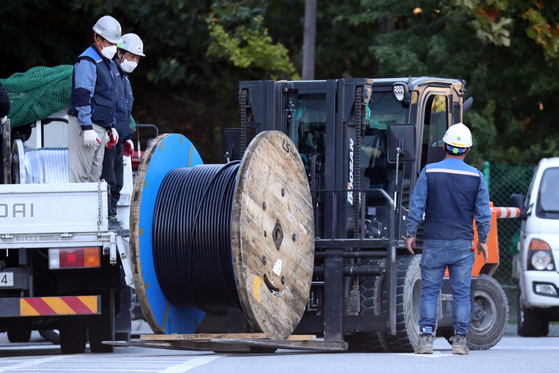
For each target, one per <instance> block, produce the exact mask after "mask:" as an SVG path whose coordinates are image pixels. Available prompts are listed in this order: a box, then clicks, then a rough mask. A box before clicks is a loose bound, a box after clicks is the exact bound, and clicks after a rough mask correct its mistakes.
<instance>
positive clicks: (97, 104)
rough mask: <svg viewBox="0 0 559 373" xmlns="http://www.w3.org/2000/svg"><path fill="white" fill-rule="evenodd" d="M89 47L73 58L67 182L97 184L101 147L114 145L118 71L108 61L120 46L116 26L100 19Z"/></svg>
mask: <svg viewBox="0 0 559 373" xmlns="http://www.w3.org/2000/svg"><path fill="white" fill-rule="evenodd" d="M93 31H94V34H93V40H94V43H93V45H92V46H90V47H89V48H87V49H86V50H85V51H84V52H83V53H82V54H80V55H79V56H78V58H77V61H76V64H75V65H74V72H73V75H72V96H71V102H70V108H69V110H68V176H69V179H70V182H72V183H80V182H97V181H99V177H100V176H101V167H102V163H103V155H104V152H105V146H106V145H108V146H109V147H111V146H113V145H114V144H116V142H117V141H118V133H117V131H116V129H115V123H116V120H115V115H116V103H117V87H116V85H117V76H118V69H117V68H116V65H115V63H114V62H113V61H112V60H111V59H112V58H113V56H114V55H115V53H116V46H117V44H118V43H120V42H121V33H122V31H121V27H120V23H118V21H117V20H116V19H114V18H113V17H111V16H104V17H101V18H100V19H99V20H98V21H97V23H96V24H95V25H94V26H93Z"/></svg>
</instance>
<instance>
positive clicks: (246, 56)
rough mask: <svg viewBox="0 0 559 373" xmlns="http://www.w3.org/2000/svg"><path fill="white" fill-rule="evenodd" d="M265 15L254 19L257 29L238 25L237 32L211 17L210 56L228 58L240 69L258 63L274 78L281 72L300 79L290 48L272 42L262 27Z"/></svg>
mask: <svg viewBox="0 0 559 373" xmlns="http://www.w3.org/2000/svg"><path fill="white" fill-rule="evenodd" d="M263 21H264V17H263V16H261V15H258V16H256V17H255V18H254V24H255V29H250V28H246V27H245V26H239V27H237V28H236V29H235V31H234V34H233V35H231V34H228V33H227V32H226V31H225V30H224V28H223V26H222V25H220V24H219V21H218V20H217V19H216V18H214V17H213V16H210V17H208V18H207V20H206V22H207V23H208V27H209V29H210V37H212V38H213V40H212V42H211V43H210V45H209V47H208V52H207V55H208V56H209V57H217V58H228V59H229V60H230V61H231V62H232V63H233V65H235V66H237V67H240V68H247V67H249V66H255V67H259V68H262V69H264V70H266V71H270V72H271V79H273V80H277V78H278V75H289V76H290V77H293V79H296V80H298V79H299V76H298V74H295V67H293V64H292V63H291V62H290V61H289V56H288V51H287V49H286V48H285V47H284V46H283V45H281V44H280V43H277V44H272V38H271V37H270V36H269V35H268V30H267V29H265V28H263V27H262V22H263Z"/></svg>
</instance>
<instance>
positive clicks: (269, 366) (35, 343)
mask: <svg viewBox="0 0 559 373" xmlns="http://www.w3.org/2000/svg"><path fill="white" fill-rule="evenodd" d="M0 372H164V373H179V372H204V373H214V372H215V373H223V372H243V373H246V372H262V373H264V372H265V373H276V372H277V373H280V372H281V373H286V372H288V373H296V372H304V373H314V372H316V373H323V372H398V373H405V372H414V373H415V372H418V373H419V372H429V373H437V372H441V373H442V372H444V373H449V372H475V373H483V372H490V373H511V372H530V373H532V372H549V373H552V372H553V373H557V372H559V337H547V338H521V337H513V336H505V337H504V338H503V340H501V342H500V343H499V344H498V345H497V346H495V347H494V348H492V349H490V350H488V351H472V353H471V355H470V356H455V355H452V350H451V348H450V345H449V344H448V343H447V342H446V341H445V340H442V339H438V340H437V341H435V353H434V354H433V355H414V354H399V353H384V354H382V353H314V352H293V351H287V350H279V351H277V352H276V353H274V354H240V355H235V354H215V353H200V352H189V351H173V350H160V349H148V348H137V347H119V348H116V349H115V353H112V354H92V353H90V352H89V349H87V351H86V353H85V354H81V355H61V354H60V348H59V347H58V346H55V345H53V344H51V343H50V342H46V341H45V340H43V339H42V338H41V337H40V336H39V334H38V333H36V332H33V335H32V339H31V341H30V342H29V343H10V342H9V341H8V340H7V336H6V334H5V333H3V334H0Z"/></svg>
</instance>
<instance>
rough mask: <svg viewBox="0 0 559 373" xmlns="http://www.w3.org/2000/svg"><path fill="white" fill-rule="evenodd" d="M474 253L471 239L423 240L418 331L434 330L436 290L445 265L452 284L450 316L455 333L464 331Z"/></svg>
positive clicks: (468, 319)
mask: <svg viewBox="0 0 559 373" xmlns="http://www.w3.org/2000/svg"><path fill="white" fill-rule="evenodd" d="M474 261H475V253H474V250H472V242H471V241H464V240H455V241H443V240H425V241H424V242H423V255H422V256H421V262H420V264H419V266H420V268H421V280H422V282H423V284H422V295H421V302H420V318H419V330H420V332H426V333H429V331H431V332H432V333H434V332H435V330H436V326H437V315H438V305H439V293H440V290H441V286H442V284H443V277H444V273H445V269H446V267H448V272H449V276H450V285H451V286H452V318H453V324H452V326H453V327H454V333H455V334H461V335H466V334H468V324H469V322H470V309H471V303H470V282H471V276H472V267H473V265H474Z"/></svg>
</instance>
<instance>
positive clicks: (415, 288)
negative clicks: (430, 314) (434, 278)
mask: <svg viewBox="0 0 559 373" xmlns="http://www.w3.org/2000/svg"><path fill="white" fill-rule="evenodd" d="M420 261H421V255H401V256H399V257H398V263H397V273H396V277H397V288H396V310H393V312H394V311H395V312H396V335H387V337H386V340H387V342H388V347H389V349H390V351H394V352H413V349H414V348H415V346H417V344H418V343H419V324H418V322H419V301H420V300H421V284H422V282H421V268H419V262H420ZM389 307H390V305H389V304H388V282H387V281H384V286H383V311H384V312H390V310H389V309H388V308H389Z"/></svg>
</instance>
